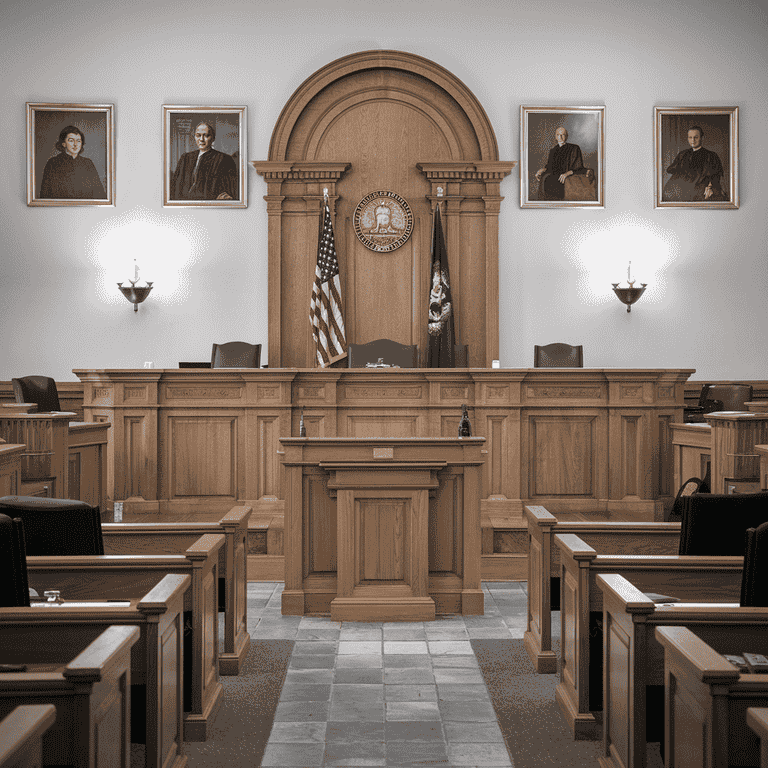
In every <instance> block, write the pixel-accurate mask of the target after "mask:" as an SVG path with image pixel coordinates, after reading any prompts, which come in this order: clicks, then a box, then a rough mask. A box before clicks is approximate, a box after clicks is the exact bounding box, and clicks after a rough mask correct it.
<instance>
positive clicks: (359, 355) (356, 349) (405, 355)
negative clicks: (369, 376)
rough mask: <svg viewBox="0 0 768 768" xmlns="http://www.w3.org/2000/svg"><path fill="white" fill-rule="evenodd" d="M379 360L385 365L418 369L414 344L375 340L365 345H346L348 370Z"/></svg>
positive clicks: (416, 350) (416, 349)
mask: <svg viewBox="0 0 768 768" xmlns="http://www.w3.org/2000/svg"><path fill="white" fill-rule="evenodd" d="M379 358H381V359H382V360H383V361H384V362H385V363H386V364H387V365H397V366H399V367H400V368H418V366H419V350H418V347H417V346H416V344H398V342H396V341H392V339H376V340H375V341H369V342H368V343H367V344H348V345H347V363H348V365H349V367H350V368H365V366H366V363H376V362H378V360H379Z"/></svg>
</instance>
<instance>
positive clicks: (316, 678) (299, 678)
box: [285, 668, 333, 685]
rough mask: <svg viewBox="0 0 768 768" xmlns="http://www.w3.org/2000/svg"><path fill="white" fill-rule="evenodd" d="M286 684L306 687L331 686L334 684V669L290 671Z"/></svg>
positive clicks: (286, 676) (286, 677) (287, 674)
mask: <svg viewBox="0 0 768 768" xmlns="http://www.w3.org/2000/svg"><path fill="white" fill-rule="evenodd" d="M285 682H286V683H300V684H304V685H326V684H327V685H330V684H331V683H332V682H333V670H332V669H290V668H289V669H288V672H287V673H286V675H285Z"/></svg>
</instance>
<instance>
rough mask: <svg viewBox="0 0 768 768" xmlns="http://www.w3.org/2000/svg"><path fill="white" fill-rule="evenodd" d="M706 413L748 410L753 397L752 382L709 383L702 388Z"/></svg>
mask: <svg viewBox="0 0 768 768" xmlns="http://www.w3.org/2000/svg"><path fill="white" fill-rule="evenodd" d="M701 399H702V400H703V408H704V413H713V412H714V411H746V410H747V407H746V405H745V403H748V402H749V401H750V400H751V399H752V385H751V384H709V385H707V386H706V388H705V389H704V388H703V389H702V393H701Z"/></svg>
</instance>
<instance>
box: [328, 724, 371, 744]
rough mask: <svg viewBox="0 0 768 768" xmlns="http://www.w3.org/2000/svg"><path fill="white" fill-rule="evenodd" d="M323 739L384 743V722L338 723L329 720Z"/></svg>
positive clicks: (329, 740)
mask: <svg viewBox="0 0 768 768" xmlns="http://www.w3.org/2000/svg"><path fill="white" fill-rule="evenodd" d="M325 739H326V741H328V742H331V741H345V742H349V743H354V742H356V741H384V721H383V720H379V721H372V720H363V721H360V720H358V721H338V720H329V721H328V727H327V728H326V731H325Z"/></svg>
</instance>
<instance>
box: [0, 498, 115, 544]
mask: <svg viewBox="0 0 768 768" xmlns="http://www.w3.org/2000/svg"><path fill="white" fill-rule="evenodd" d="M0 514H3V515H8V516H9V517H11V518H18V519H20V520H22V521H23V522H24V534H25V540H26V551H27V554H28V555H43V556H48V557H51V556H59V555H62V556H71V555H103V554H104V538H103V535H102V531H101V514H100V512H99V508H98V507H92V506H91V505H90V504H86V503H85V502H84V501H75V500H72V499H46V498H42V497H39V496H3V497H2V498H0Z"/></svg>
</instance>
